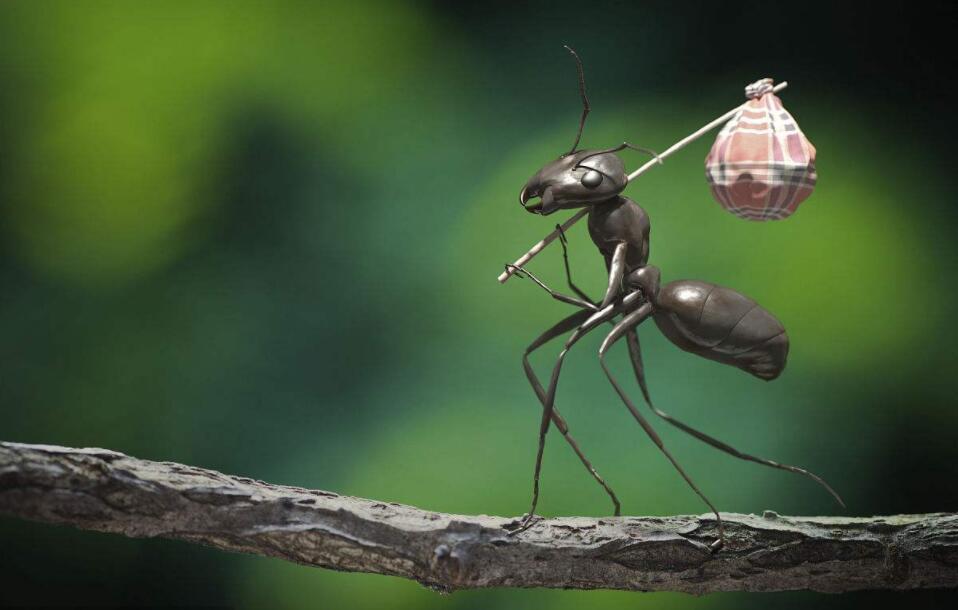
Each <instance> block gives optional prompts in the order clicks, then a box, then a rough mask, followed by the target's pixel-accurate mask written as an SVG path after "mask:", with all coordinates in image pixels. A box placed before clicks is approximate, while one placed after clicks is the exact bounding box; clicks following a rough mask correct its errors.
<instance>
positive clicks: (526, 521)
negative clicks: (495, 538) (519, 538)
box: [507, 513, 543, 536]
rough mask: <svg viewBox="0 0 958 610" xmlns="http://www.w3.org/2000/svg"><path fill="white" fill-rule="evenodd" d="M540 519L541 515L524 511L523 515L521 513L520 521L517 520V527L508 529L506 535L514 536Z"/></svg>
mask: <svg viewBox="0 0 958 610" xmlns="http://www.w3.org/2000/svg"><path fill="white" fill-rule="evenodd" d="M542 520H543V517H540V516H538V515H536V514H535V513H526V514H525V515H523V517H522V521H520V522H519V527H517V528H516V529H514V530H512V531H510V532H509V533H508V534H507V535H508V536H515V535H517V534H521V533H522V532H524V531H526V530H527V529H529V528H530V527H532V526H533V525H535V524H536V523H537V522H539V521H542Z"/></svg>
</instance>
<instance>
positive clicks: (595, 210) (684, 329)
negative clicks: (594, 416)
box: [507, 49, 844, 550]
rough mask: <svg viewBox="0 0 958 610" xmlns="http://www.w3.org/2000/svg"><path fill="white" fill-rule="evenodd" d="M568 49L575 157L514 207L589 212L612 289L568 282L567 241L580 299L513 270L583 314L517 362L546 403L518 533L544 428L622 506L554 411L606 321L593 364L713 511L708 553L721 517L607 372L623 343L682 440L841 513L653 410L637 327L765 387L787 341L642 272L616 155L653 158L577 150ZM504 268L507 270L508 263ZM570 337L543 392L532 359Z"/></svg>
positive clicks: (727, 304) (727, 299)
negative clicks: (596, 295) (577, 350)
mask: <svg viewBox="0 0 958 610" xmlns="http://www.w3.org/2000/svg"><path fill="white" fill-rule="evenodd" d="M569 51H570V52H571V53H572V54H573V56H575V58H576V62H577V66H578V68H579V84H580V91H581V94H582V99H583V113H582V118H581V120H580V123H579V133H578V135H577V136H576V140H575V145H573V148H572V150H571V151H569V152H568V153H566V154H564V155H562V156H560V157H559V158H558V159H556V160H555V161H552V162H550V163H548V164H546V165H545V166H544V167H543V168H542V169H540V170H539V171H538V172H536V174H535V175H533V176H532V177H531V178H530V179H529V181H528V182H527V183H526V184H525V186H524V187H523V188H522V190H521V191H520V194H519V202H520V204H522V206H523V207H524V208H525V209H526V210H527V211H529V212H532V213H534V214H539V215H543V216H546V215H549V214H552V213H554V212H556V211H558V210H564V209H573V208H581V207H588V208H589V218H588V227H589V235H590V237H591V238H592V241H593V242H594V243H595V245H596V247H597V248H598V249H599V252H600V253H601V254H602V256H603V258H604V259H605V266H606V269H607V271H608V273H609V281H608V284H607V288H606V291H605V294H604V296H603V298H602V299H601V300H600V301H598V302H596V301H593V300H592V299H591V298H589V296H588V295H586V294H585V293H584V292H583V291H582V290H581V289H579V288H578V287H577V286H576V285H575V284H574V283H573V281H572V274H571V270H570V267H569V259H568V252H567V249H566V243H565V239H564V237H563V238H561V239H560V242H561V243H562V248H563V259H564V262H565V270H566V279H567V281H568V285H569V288H570V289H571V290H572V291H573V292H574V293H575V295H576V296H572V295H566V294H562V293H558V292H556V291H554V290H552V289H551V288H549V287H548V286H546V285H545V284H544V283H543V282H542V281H540V280H539V279H538V278H537V277H536V276H535V275H533V274H532V273H530V272H529V271H527V270H525V269H522V268H514V269H515V271H516V275H517V276H518V277H528V278H530V279H531V280H533V281H534V282H535V283H536V284H538V285H539V286H540V287H541V288H543V289H544V290H546V291H547V292H548V293H549V294H550V295H551V296H552V297H553V298H555V299H557V300H559V301H562V302H564V303H568V304H570V305H573V306H576V307H578V308H579V309H580V311H578V312H577V313H574V314H572V315H570V316H568V317H566V318H564V319H562V320H560V321H559V322H558V323H557V324H555V325H554V326H553V327H552V328H550V329H548V330H547V331H545V332H544V333H543V334H542V335H540V336H539V337H538V338H537V339H536V340H535V341H533V342H532V344H531V345H530V346H529V347H528V348H527V349H526V352H525V354H524V355H523V368H524V370H525V373H526V376H527V378H528V379H529V383H530V384H531V385H532V388H533V391H534V392H535V394H536V396H537V397H538V399H539V401H540V403H541V404H542V408H543V412H542V419H541V421H540V426H539V449H538V453H537V455H536V465H535V472H534V477H533V497H532V508H531V509H530V511H529V513H528V514H527V516H526V518H525V519H524V521H523V523H522V524H521V525H520V526H519V527H518V528H517V529H516V530H515V531H516V532H520V531H523V530H525V529H526V528H528V527H530V526H531V525H532V523H533V522H534V513H535V508H536V504H537V502H538V495H539V473H540V471H541V467H542V456H543V450H544V447H545V437H546V433H547V432H548V430H549V428H550V424H555V425H556V428H557V429H558V430H559V431H560V433H561V434H562V435H563V437H564V438H565V440H566V442H567V443H568V444H569V445H570V446H571V447H572V449H573V450H574V451H575V452H576V454H577V455H578V456H579V459H580V460H581V461H582V463H583V464H584V465H585V467H586V469H587V470H588V471H589V473H590V474H591V475H592V477H593V478H594V479H595V480H596V481H597V482H598V483H599V484H600V485H601V486H602V487H603V489H605V491H606V493H607V494H608V495H609V497H610V499H611V500H612V502H613V505H614V507H615V514H616V515H618V514H620V504H619V500H618V498H617V497H616V495H615V493H614V492H613V491H612V489H611V487H610V486H609V485H608V484H607V483H606V482H605V480H604V479H603V478H602V477H601V476H600V475H599V473H598V472H597V471H596V470H595V468H594V467H593V466H592V464H591V462H590V461H589V460H588V459H587V458H586V456H585V454H584V453H583V452H582V450H581V448H580V447H579V445H578V443H577V442H576V441H575V439H574V438H573V437H572V436H571V434H570V432H569V426H568V424H567V423H566V422H565V420H564V419H563V418H562V416H561V415H560V414H559V412H558V411H557V410H556V408H555V398H556V390H557V387H558V383H559V379H560V374H561V370H562V365H563V362H564V360H565V357H566V354H567V353H568V352H569V350H570V349H571V348H572V346H573V345H574V344H575V343H577V342H578V341H579V339H581V338H582V337H583V336H584V335H585V334H587V333H589V332H590V331H592V330H594V329H596V328H598V327H600V326H602V325H604V324H607V323H608V324H612V329H611V330H610V331H609V332H608V334H607V335H606V337H605V339H604V340H603V342H602V344H601V347H600V348H599V362H600V364H601V366H602V368H603V371H604V372H605V374H606V376H607V377H608V379H609V381H610V383H611V384H612V386H613V387H614V388H615V390H616V392H617V393H618V395H619V397H620V398H621V399H622V401H623V403H624V404H625V406H626V407H627V408H628V409H629V411H630V412H631V413H632V415H633V417H634V418H635V419H636V421H637V422H638V423H639V425H640V426H641V427H642V428H643V430H644V431H645V432H646V434H648V436H649V438H650V439H651V440H652V441H653V442H654V443H655V445H656V446H657V447H658V448H659V449H660V450H661V451H662V453H663V454H664V455H665V456H666V458H667V459H668V460H669V461H670V462H671V463H672V465H673V466H674V467H675V468H676V470H677V471H678V472H679V474H680V475H681V476H682V477H683V478H684V479H685V481H686V482H687V483H688V484H689V486H690V487H691V488H692V489H693V490H694V491H695V492H696V493H697V494H698V495H699V496H700V497H701V498H702V500H703V501H704V502H705V503H706V504H707V505H708V506H709V507H710V508H711V509H712V511H713V513H714V514H715V517H716V520H717V523H718V529H719V537H718V539H717V540H716V541H715V542H714V543H713V545H712V548H713V549H714V550H717V549H718V548H720V547H721V546H722V544H723V541H724V528H723V525H722V520H721V517H720V516H719V514H718V511H717V510H716V509H715V507H714V506H713V505H712V503H711V502H710V501H709V500H708V498H706V497H705V495H704V494H703V493H702V492H701V491H700V490H699V489H698V487H697V486H696V485H695V483H693V482H692V480H691V478H690V477H689V476H688V475H687V474H686V473H685V471H684V470H683V469H682V467H681V466H680V465H679V463H678V462H677V461H676V460H675V458H674V457H673V456H672V454H671V453H670V452H669V451H668V449H666V447H665V445H664V443H663V442H662V439H661V438H660V437H659V435H658V433H657V432H656V431H655V430H654V429H653V428H652V426H651V424H650V423H649V422H648V420H647V419H646V418H645V416H644V415H642V413H641V412H640V411H639V410H638V408H637V407H636V406H635V404H634V403H633V402H632V400H631V399H630V397H629V396H628V395H627V394H626V392H625V391H624V389H623V388H622V386H621V385H620V384H619V382H618V381H617V380H616V379H615V377H614V376H613V375H612V373H611V372H610V370H609V368H608V366H607V365H606V362H605V355H606V353H607V352H608V350H609V349H610V348H611V347H612V345H614V344H615V343H616V342H617V341H619V340H620V339H621V338H622V337H625V338H626V343H627V345H628V350H629V355H630V358H631V361H632V368H633V371H634V373H635V376H636V380H637V381H638V385H639V388H640V390H641V392H642V395H643V397H644V399H645V401H646V403H647V404H648V405H649V407H650V409H651V410H652V412H653V413H654V414H655V415H657V416H658V417H661V418H662V419H664V420H665V421H667V422H668V423H669V424H671V425H673V426H675V427H677V428H679V429H680V430H682V431H684V432H686V433H687V434H690V435H692V436H694V437H696V438H698V439H699V440H702V441H703V442H705V443H708V444H709V445H711V446H713V447H715V448H716V449H719V450H721V451H724V452H725V453H728V454H731V455H733V456H735V457H738V458H740V459H743V460H748V461H753V462H757V463H760V464H763V465H766V466H771V467H773V468H779V469H782V470H788V471H791V472H796V473H799V474H803V475H805V476H807V477H809V478H811V479H813V480H814V481H816V482H817V483H819V484H820V485H822V486H823V487H824V488H825V489H826V490H828V491H829V492H830V493H831V494H832V495H833V496H834V497H835V499H836V500H837V501H838V502H839V503H840V504H842V505H843V506H844V504H843V503H842V500H841V498H840V497H839V496H838V494H837V493H835V492H834V490H832V489H831V487H829V485H828V484H827V483H826V482H825V481H824V480H822V479H821V478H819V477H818V476H816V475H814V474H812V473H810V472H808V471H806V470H804V469H802V468H798V467H796V466H790V465H787V464H780V463H778V462H775V461H772V460H768V459H765V458H761V457H756V456H752V455H749V454H746V453H742V452H740V451H738V450H737V449H735V448H733V447H731V446H730V445H728V444H726V443H724V442H722V441H720V440H718V439H715V438H713V437H711V436H709V435H707V434H704V433H702V432H700V431H698V430H696V429H695V428H692V427H691V426H688V425H686V424H684V423H682V422H681V421H679V420H677V419H675V418H673V417H672V416H670V415H669V414H668V413H666V412H664V411H662V410H661V409H658V408H657V407H656V406H654V405H653V403H652V400H651V397H650V395H649V391H648V386H647V384H646V381H645V373H644V367H643V364H642V354H641V348H640V344H639V337H638V334H637V333H636V328H637V327H638V325H639V324H641V323H642V322H644V321H646V320H648V319H649V318H651V319H653V320H654V322H655V325H656V326H657V327H658V328H659V330H660V331H661V332H662V334H663V335H665V336H666V337H667V338H668V339H669V340H670V341H671V342H672V343H673V344H675V345H676V346H677V347H679V348H681V349H683V350H685V351H687V352H689V353H692V354H697V355H699V356H702V357H703V358H707V359H709V360H713V361H715V362H720V363H722V364H727V365H730V366H734V367H737V368H739V369H741V370H743V371H745V372H747V373H749V374H751V375H754V376H755V377H758V378H760V379H764V380H771V379H775V378H776V377H778V376H779V375H780V374H781V373H782V370H783V369H784V368H785V361H786V357H787V355H788V335H787V334H786V332H785V328H784V327H783V326H782V324H781V323H780V322H779V321H778V320H777V319H776V318H775V317H774V316H773V315H772V314H771V313H769V312H768V311H767V310H765V309H763V308H762V307H761V306H760V305H758V304H757V303H756V302H755V301H753V300H752V299H750V298H748V297H746V296H745V295H743V294H741V293H739V292H736V291H735V290H732V289H731V288H725V287H722V286H718V285H716V284H712V283H709V282H704V281H699V280H677V281H673V282H669V283H667V284H665V285H662V284H661V280H660V272H659V269H658V268H656V267H654V266H651V265H648V260H649V230H650V222H649V216H648V214H647V213H646V212H645V210H643V209H642V208H641V207H640V206H639V205H638V204H636V203H635V202H634V201H632V200H630V199H628V198H626V197H622V196H621V194H620V193H621V192H622V190H624V189H625V187H626V186H627V184H628V179H627V177H626V173H625V166H624V164H623V162H622V160H621V159H620V158H619V157H618V156H617V155H616V154H615V153H616V152H618V151H621V150H624V149H626V148H630V149H634V150H640V151H643V152H650V151H645V150H644V149H641V148H638V147H635V146H632V145H631V144H628V143H623V144H622V145H620V146H617V147H614V148H609V149H604V150H580V151H576V150H575V148H576V146H577V145H578V142H579V138H580V137H581V133H582V127H583V125H584V124H585V118H586V116H587V115H588V112H589V105H588V99H587V98H586V95H585V81H584V76H583V73H582V66H581V62H579V61H578V56H577V55H576V54H575V52H574V51H572V49H569ZM652 154H654V153H652ZM507 267H511V266H509V265H507ZM570 331H571V334H570V336H569V338H568V339H567V340H566V342H565V345H564V347H563V349H562V351H561V352H560V353H559V357H558V359H557V361H556V363H555V366H554V367H553V369H552V374H551V376H550V379H549V384H548V387H543V385H542V383H541V382H540V381H539V378H538V376H537V375H536V373H535V371H534V370H533V368H532V366H531V364H530V362H529V355H530V354H531V353H532V352H533V351H535V350H536V349H538V348H539V347H541V346H542V345H544V344H545V343H547V342H548V341H550V340H551V339H553V338H555V337H558V336H560V335H562V334H564V333H567V332H570Z"/></svg>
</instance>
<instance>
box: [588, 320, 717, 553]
mask: <svg viewBox="0 0 958 610" xmlns="http://www.w3.org/2000/svg"><path fill="white" fill-rule="evenodd" d="M651 313H652V306H651V305H649V304H647V303H646V304H645V305H643V306H642V307H640V308H639V309H636V310H635V311H633V312H632V313H630V314H628V315H627V316H625V317H624V318H622V321H621V322H619V323H618V324H616V325H615V327H614V328H613V329H612V331H611V332H610V333H609V334H608V336H607V337H606V338H605V340H604V341H603V342H602V346H601V347H600V348H599V364H600V365H601V366H602V370H603V371H604V372H605V376H606V377H608V379H609V382H610V383H611V384H612V387H613V388H614V389H615V391H616V393H617V394H618V395H619V398H621V399H622V402H623V403H625V406H626V407H627V408H628V409H629V411H630V412H631V413H632V417H634V418H635V420H636V421H637V422H638V423H639V425H640V426H641V427H642V429H643V430H644V431H645V433H646V434H647V435H648V436H649V438H650V439H652V442H653V443H655V446H656V447H658V448H659V451H661V452H662V453H663V454H664V455H665V457H666V458H668V460H669V461H670V462H671V463H672V466H674V467H675V469H676V470H677V471H678V473H679V474H680V475H682V478H683V479H685V482H686V483H688V485H689V487H691V488H692V490H693V491H694V492H695V493H696V494H697V495H698V496H699V497H700V498H702V500H703V501H704V502H705V504H707V505H708V507H709V508H710V509H712V513H713V514H714V515H715V519H716V521H717V522H718V530H719V537H718V540H716V541H715V542H713V543H712V544H711V545H710V546H709V548H710V549H711V550H712V551H713V552H715V551H718V550H719V549H720V548H722V546H723V545H724V544H725V525H724V524H723V523H722V517H721V515H719V512H718V509H716V508H715V505H713V504H712V502H711V501H710V500H709V499H708V498H707V497H706V496H705V494H704V493H702V491H701V490H700V489H699V488H698V486H697V485H696V484H695V483H694V482H693V481H692V479H691V478H690V477H689V475H688V474H686V472H685V470H684V469H683V468H682V466H681V465H680V464H679V463H678V462H677V461H676V459H675V458H674V457H673V456H672V454H671V453H670V452H669V450H668V449H666V448H665V443H663V442H662V438H661V437H660V436H659V435H658V433H657V432H656V431H655V429H654V428H653V427H652V425H651V424H650V423H649V422H648V420H647V419H645V417H644V416H643V415H642V414H641V413H640V412H639V410H638V409H637V408H636V406H635V405H634V404H633V403H632V400H631V399H630V398H629V397H628V396H627V395H626V393H625V391H624V390H623V389H622V386H620V385H619V382H618V381H616V379H615V377H613V376H612V371H610V370H609V367H608V365H607V364H606V362H605V354H606V352H607V351H608V350H609V348H610V347H612V345H613V344H614V343H615V342H616V341H618V340H619V339H620V338H622V335H623V334H625V333H626V332H627V331H628V330H629V329H633V328H634V327H635V326H637V325H638V324H640V323H641V322H643V321H644V320H645V319H646V318H648V317H649V315H650V314H651Z"/></svg>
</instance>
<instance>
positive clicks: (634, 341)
mask: <svg viewBox="0 0 958 610" xmlns="http://www.w3.org/2000/svg"><path fill="white" fill-rule="evenodd" d="M626 341H627V343H628V344H629V356H630V357H631V359H632V369H633V370H634V371H635V378H636V380H638V382H639V388H641V390H642V396H643V397H644V398H645V402H646V404H648V405H649V408H650V409H652V412H653V413H655V414H656V415H658V416H659V417H661V418H662V419H664V420H665V421H667V422H669V424H671V425H673V426H675V427H676V428H678V429H679V430H681V431H682V432H685V433H686V434H688V435H690V436H693V437H695V438H697V439H699V440H700V441H702V442H703V443H706V444H708V445H711V446H712V447H715V448H716V449H718V450H719V451H724V452H725V453H727V454H729V455H731V456H733V457H737V458H738V459H740V460H745V461H747V462H755V463H756V464H762V465H763V466H769V467H770V468H778V469H779V470H785V471H788V472H794V473H796V474H800V475H803V476H806V477H808V478H809V479H811V480H813V481H815V482H816V483H818V484H819V485H821V486H822V487H823V488H824V489H825V490H826V491H827V492H828V493H830V494H831V495H832V497H833V498H835V500H836V501H837V502H838V503H839V504H840V505H841V507H842V508H845V502H844V501H842V498H841V496H840V495H838V492H836V491H835V490H834V489H832V487H831V485H829V484H828V483H827V482H826V481H825V480H824V479H822V478H821V477H820V476H818V475H817V474H815V473H813V472H809V471H808V470H805V469H804V468H799V467H798V466H792V465H790V464H781V463H779V462H776V461H774V460H770V459H767V458H763V457H758V456H754V455H749V454H748V453H743V452H741V451H739V450H738V449H736V448H735V447H732V446H731V445H729V444H728V443H724V442H722V441H720V440H718V439H717V438H714V437H712V436H709V435H708V434H705V433H704V432H700V431H699V430H696V429H695V428H693V427H692V426H689V425H688V424H686V423H684V422H681V421H679V420H677V419H675V418H674V417H672V416H671V415H669V414H668V413H666V412H665V411H663V410H661V409H659V408H658V407H656V406H655V405H654V404H652V398H651V397H650V396H649V388H648V386H647V385H646V382H645V368H644V367H643V365H642V348H641V347H640V344H639V336H638V333H637V332H636V330H635V328H632V329H630V330H628V331H627V332H626Z"/></svg>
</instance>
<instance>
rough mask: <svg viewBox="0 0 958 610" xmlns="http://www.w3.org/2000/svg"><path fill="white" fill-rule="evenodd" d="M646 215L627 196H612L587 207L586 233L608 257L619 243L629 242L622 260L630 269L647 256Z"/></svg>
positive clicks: (647, 217)
mask: <svg viewBox="0 0 958 610" xmlns="http://www.w3.org/2000/svg"><path fill="white" fill-rule="evenodd" d="M649 229H650V224H649V215H648V214H647V213H646V211H645V210H644V209H642V207H641V206H640V205H639V204H637V203H636V202H634V201H632V200H631V199H629V198H628V197H622V196H618V197H613V198H611V199H609V200H608V201H605V202H602V203H600V204H597V205H594V206H592V208H591V209H590V210H589V236H590V237H591V238H592V242H593V243H594V244H595V245H596V247H597V248H598V249H599V251H600V252H601V253H602V255H603V256H605V257H606V260H607V261H608V260H609V258H610V257H611V256H612V252H613V251H614V250H615V247H616V246H617V245H618V244H620V243H623V242H624V243H625V244H627V246H628V250H627V251H626V256H625V262H626V268H627V269H628V270H629V271H631V270H633V269H638V268H639V267H643V266H644V265H645V264H646V263H647V262H648V260H649Z"/></svg>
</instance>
